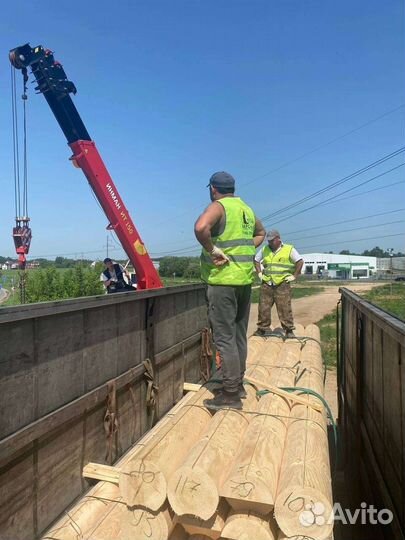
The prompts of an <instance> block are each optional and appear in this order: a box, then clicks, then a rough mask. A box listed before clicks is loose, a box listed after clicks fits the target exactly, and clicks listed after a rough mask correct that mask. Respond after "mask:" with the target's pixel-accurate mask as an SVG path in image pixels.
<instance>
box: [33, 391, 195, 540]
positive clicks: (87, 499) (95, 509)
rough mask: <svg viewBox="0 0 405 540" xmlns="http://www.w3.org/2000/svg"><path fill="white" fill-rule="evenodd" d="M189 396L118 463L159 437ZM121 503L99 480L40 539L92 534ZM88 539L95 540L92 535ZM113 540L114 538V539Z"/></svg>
mask: <svg viewBox="0 0 405 540" xmlns="http://www.w3.org/2000/svg"><path fill="white" fill-rule="evenodd" d="M192 398H193V394H192V393H190V394H187V395H186V396H184V397H183V398H182V399H181V400H180V401H179V403H177V404H176V405H175V406H174V407H173V408H172V409H171V410H170V411H169V413H168V414H167V415H166V416H165V417H164V418H162V419H161V420H160V421H159V422H158V423H157V424H156V425H155V426H154V427H153V428H152V429H151V430H150V431H149V432H148V433H147V434H146V435H145V436H144V437H142V438H141V440H140V441H139V443H137V444H136V445H135V446H134V447H132V448H131V449H130V450H129V451H128V452H127V453H126V454H125V455H124V456H123V457H122V458H121V459H120V460H119V461H118V463H117V466H118V467H120V466H122V465H123V464H124V463H125V462H126V461H128V459H131V458H132V457H133V456H134V455H136V453H137V452H140V451H141V450H142V449H143V448H144V447H145V446H146V445H147V444H148V443H149V442H150V441H153V440H154V439H155V438H157V437H159V434H160V432H161V431H162V430H163V429H165V428H166V426H167V425H168V424H169V423H170V422H171V421H172V419H173V418H174V417H175V416H176V415H177V414H179V413H180V412H181V411H182V408H183V407H184V406H185V405H187V404H188V403H189V401H190V400H191V399H192ZM121 502H122V500H121V495H120V492H119V488H118V486H117V485H114V484H113V483H109V482H99V483H98V484H97V485H96V486H94V487H93V488H92V489H91V490H90V491H89V493H88V494H87V495H86V496H84V497H83V498H82V499H80V500H79V501H78V502H77V503H76V504H75V505H74V506H73V507H72V508H71V509H70V510H69V512H68V513H67V515H66V516H64V517H63V518H61V519H60V520H59V521H58V522H57V523H56V524H55V525H54V526H53V527H52V529H51V530H49V531H48V532H47V533H46V534H45V536H43V537H42V540H77V538H78V534H79V533H80V531H82V532H83V537H84V538H86V534H88V535H91V532H92V531H93V530H94V528H95V527H97V526H98V524H99V522H100V521H102V520H103V519H107V516H108V515H109V513H110V512H111V511H112V509H113V508H114V507H115V506H116V505H117V504H119V505H121ZM79 536H80V534H79ZM90 538H91V540H94V539H93V537H92V536H90ZM103 540H107V539H103ZM113 540H116V539H115V538H114V539H113Z"/></svg>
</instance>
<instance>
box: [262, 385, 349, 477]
mask: <svg viewBox="0 0 405 540" xmlns="http://www.w3.org/2000/svg"><path fill="white" fill-rule="evenodd" d="M280 390H284V391H285V392H300V393H302V394H307V395H310V396H314V397H316V398H318V399H319V400H320V401H321V403H322V404H323V406H324V407H325V409H326V413H327V417H328V418H329V420H330V422H331V424H332V428H333V438H334V443H335V445H334V446H335V466H334V471H333V474H335V472H336V468H337V464H338V456H339V453H338V431H337V426H336V422H335V419H334V418H333V414H332V411H331V408H330V407H329V404H328V402H327V401H326V399H325V398H324V397H323V396H321V395H320V394H318V392H315V390H312V389H311V388H302V387H300V386H281V387H280ZM269 393H271V390H258V391H256V394H257V395H258V396H263V395H265V394H269Z"/></svg>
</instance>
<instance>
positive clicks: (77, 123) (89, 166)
mask: <svg viewBox="0 0 405 540" xmlns="http://www.w3.org/2000/svg"><path fill="white" fill-rule="evenodd" d="M10 61H11V63H12V65H13V66H14V67H15V68H16V69H21V70H23V72H24V71H26V68H27V67H30V68H31V71H32V73H33V75H34V76H35V78H36V81H37V83H38V86H37V87H36V90H37V91H38V92H39V93H42V94H43V95H44V97H45V99H46V101H47V102H48V104H49V106H50V108H51V110H52V112H53V114H54V115H55V118H56V120H57V121H58V123H59V125H60V127H61V128H62V131H63V133H64V134H65V136H66V138H67V141H68V144H69V146H70V148H71V149H72V152H73V155H72V156H71V158H70V159H71V160H72V161H73V163H74V165H75V166H77V167H79V168H81V169H82V170H83V172H84V174H85V175H86V178H87V180H88V182H89V184H90V186H91V188H92V190H93V192H94V194H95V196H96V197H97V199H98V201H99V203H100V205H101V207H102V208H103V210H104V213H105V215H106V216H107V219H108V221H109V225H108V227H107V228H108V229H112V230H114V231H115V233H116V234H117V237H118V239H119V240H120V242H121V245H122V247H123V249H124V251H125V252H126V254H127V255H128V258H129V259H130V261H131V263H132V264H133V266H134V268H135V272H136V274H137V284H138V289H156V288H159V287H163V284H162V282H161V280H160V277H159V274H158V272H157V270H156V268H155V267H154V265H153V262H152V260H151V258H150V257H149V255H148V252H147V250H146V247H145V245H144V243H143V242H142V239H141V237H140V235H139V233H138V231H137V229H136V227H135V225H134V223H133V221H132V219H131V217H130V215H129V212H128V210H127V208H126V206H125V204H124V203H123V201H122V199H121V197H120V195H119V193H118V190H117V188H116V186H115V184H114V182H113V180H112V178H111V176H110V174H109V173H108V170H107V168H106V166H105V165H104V162H103V160H102V159H101V156H100V154H99V152H98V150H97V148H96V145H95V143H94V141H93V140H91V138H90V135H89V134H88V132H87V129H86V128H85V126H84V124H83V121H82V119H81V118H80V115H79V113H78V112H77V109H76V107H75V105H74V103H73V101H72V99H71V97H70V96H69V94H70V93H73V94H75V93H76V88H75V85H74V84H73V83H72V82H71V81H69V80H68V79H67V77H66V74H65V72H64V70H63V67H62V65H61V64H60V63H59V62H57V61H55V59H54V56H53V53H52V52H51V51H50V50H46V49H44V48H43V47H42V46H41V45H40V46H38V47H34V48H31V46H30V45H29V44H26V45H23V46H21V47H17V48H15V49H12V50H11V51H10Z"/></svg>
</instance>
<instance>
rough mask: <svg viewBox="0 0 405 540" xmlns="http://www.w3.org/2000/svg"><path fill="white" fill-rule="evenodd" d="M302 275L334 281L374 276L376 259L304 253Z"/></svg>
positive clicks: (359, 256)
mask: <svg viewBox="0 0 405 540" xmlns="http://www.w3.org/2000/svg"><path fill="white" fill-rule="evenodd" d="M302 258H303V259H304V265H303V267H302V274H304V275H307V276H323V277H329V278H335V279H359V278H368V277H370V276H372V275H375V273H376V270H377V257H363V256H361V255H337V254H335V253H305V254H304V255H302Z"/></svg>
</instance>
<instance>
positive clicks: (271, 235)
mask: <svg viewBox="0 0 405 540" xmlns="http://www.w3.org/2000/svg"><path fill="white" fill-rule="evenodd" d="M277 236H278V237H279V238H281V235H280V233H279V232H278V230H277V229H271V231H269V232H268V233H267V240H268V241H270V240H274V239H275V238H277Z"/></svg>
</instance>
